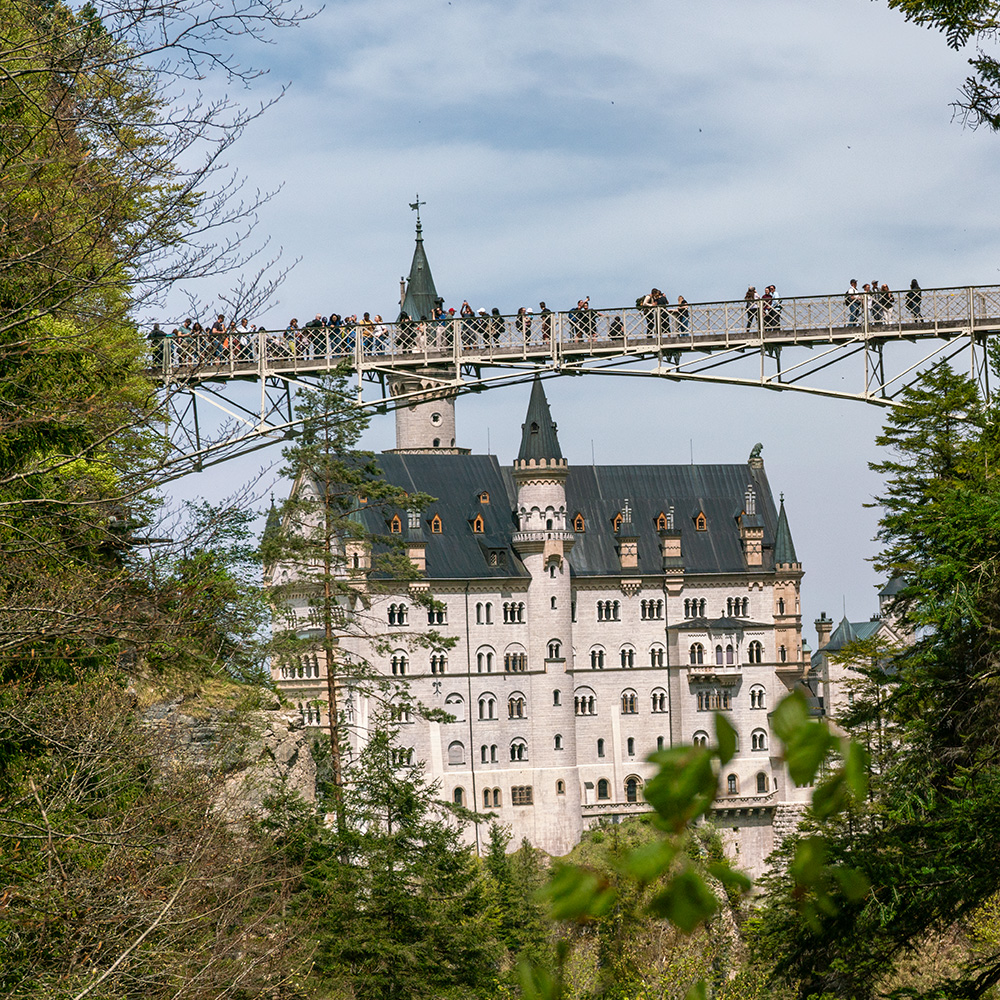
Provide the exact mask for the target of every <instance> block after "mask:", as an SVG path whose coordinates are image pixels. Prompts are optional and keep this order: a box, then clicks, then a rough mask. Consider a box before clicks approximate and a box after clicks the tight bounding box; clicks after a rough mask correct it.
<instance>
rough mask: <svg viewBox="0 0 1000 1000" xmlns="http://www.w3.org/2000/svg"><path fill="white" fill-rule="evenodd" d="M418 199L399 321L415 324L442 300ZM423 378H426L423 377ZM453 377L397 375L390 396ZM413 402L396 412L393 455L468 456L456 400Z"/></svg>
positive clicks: (427, 317)
mask: <svg viewBox="0 0 1000 1000" xmlns="http://www.w3.org/2000/svg"><path fill="white" fill-rule="evenodd" d="M421 204H422V202H421V201H420V199H419V198H418V199H417V201H416V203H415V204H414V205H411V206H410V207H411V208H415V209H416V212H417V239H416V246H415V247H414V249H413V261H412V262H411V264H410V276H409V278H408V279H407V280H406V281H405V282H403V284H404V289H403V295H402V302H401V303H400V310H401V311H400V314H399V318H400V319H403V316H404V314H405V316H406V317H407V318H408V319H410V320H412V321H414V322H418V323H419V322H421V321H422V320H430V319H431V316H432V314H433V311H434V309H435V307H436V306H440V305H441V304H442V303H443V302H444V299H442V298H441V297H440V296H439V295H438V293H437V289H436V288H435V287H434V278H433V276H432V275H431V267H430V264H429V263H428V262H427V254H426V252H425V251H424V236H423V228H422V227H421V224H420V205H421ZM421 375H423V377H421ZM449 377H450V376H449V375H448V373H447V372H445V371H444V370H442V369H434V368H430V367H429V368H427V369H426V370H425V371H424V372H419V371H417V372H412V373H407V374H405V375H395V376H393V377H392V378H390V379H389V393H390V395H392V396H402V395H407V396H411V394H412V393H420V392H421V391H422V390H427V389H431V388H436V387H437V386H438V385H440V384H441V381H442V379H448V378H449ZM411 399H412V402H409V403H407V404H405V405H403V406H400V407H399V408H398V409H397V410H396V447H395V448H392V449H390V451H391V452H393V453H405V452H409V453H411V454H412V453H417V454H423V453H426V452H438V453H443V454H446V455H457V454H468V449H467V448H457V447H456V445H455V398H454V396H451V397H448V398H445V399H433V400H428V401H426V402H423V401H421V400H420V398H419V396H417V397H413V396H411Z"/></svg>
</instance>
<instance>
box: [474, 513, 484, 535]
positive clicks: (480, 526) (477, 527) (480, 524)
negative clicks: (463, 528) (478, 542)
mask: <svg viewBox="0 0 1000 1000" xmlns="http://www.w3.org/2000/svg"><path fill="white" fill-rule="evenodd" d="M485 530H486V524H485V522H484V521H483V517H482V515H481V514H477V515H476V516H475V517H474V518H473V519H472V531H473V534H476V535H481V534H482V533H483V532H484V531H485Z"/></svg>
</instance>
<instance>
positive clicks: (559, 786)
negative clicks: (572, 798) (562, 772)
mask: <svg viewBox="0 0 1000 1000" xmlns="http://www.w3.org/2000/svg"><path fill="white" fill-rule="evenodd" d="M565 794H566V782H565V781H563V780H562V778H560V779H559V780H558V781H557V782H556V795H565Z"/></svg>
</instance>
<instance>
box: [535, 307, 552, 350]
mask: <svg viewBox="0 0 1000 1000" xmlns="http://www.w3.org/2000/svg"><path fill="white" fill-rule="evenodd" d="M538 310H539V312H540V313H541V314H542V342H543V343H545V344H547V343H548V342H549V340H551V338H552V310H551V309H550V308H549V307H548V306H547V305H546V304H545V303H544V302H539V303H538Z"/></svg>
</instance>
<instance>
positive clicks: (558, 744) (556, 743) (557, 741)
mask: <svg viewBox="0 0 1000 1000" xmlns="http://www.w3.org/2000/svg"><path fill="white" fill-rule="evenodd" d="M552 742H553V749H555V750H562V748H563V738H562V734H561V733H556V735H555V738H554V739H553V741H552Z"/></svg>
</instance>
